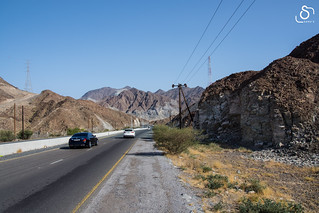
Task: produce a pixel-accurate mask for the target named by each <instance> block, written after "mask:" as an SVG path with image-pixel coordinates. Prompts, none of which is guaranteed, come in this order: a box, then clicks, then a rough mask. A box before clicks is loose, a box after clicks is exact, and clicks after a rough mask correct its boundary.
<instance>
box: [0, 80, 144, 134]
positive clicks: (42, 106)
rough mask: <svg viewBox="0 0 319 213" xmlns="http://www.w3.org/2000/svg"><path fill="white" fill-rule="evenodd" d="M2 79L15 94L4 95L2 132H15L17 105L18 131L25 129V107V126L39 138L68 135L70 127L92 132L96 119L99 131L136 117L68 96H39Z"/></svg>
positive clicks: (46, 93) (0, 110)
mask: <svg viewBox="0 0 319 213" xmlns="http://www.w3.org/2000/svg"><path fill="white" fill-rule="evenodd" d="M1 80H2V81H1V82H0V89H2V88H3V86H5V88H6V90H5V91H14V92H10V93H9V92H7V93H2V92H1V93H0V99H1V100H5V102H2V103H0V129H4V130H11V131H13V123H14V122H13V114H14V113H13V111H14V109H13V104H14V103H16V114H17V115H16V123H17V131H20V130H21V122H22V113H21V108H22V106H24V114H25V127H26V129H31V130H32V131H34V134H35V135H39V136H49V135H51V134H52V135H65V134H66V131H67V129H68V128H75V127H79V128H82V129H88V128H89V129H90V130H91V129H92V120H93V126H94V127H93V130H94V131H95V132H97V131H103V130H105V129H117V128H123V127H125V126H130V124H131V117H132V116H130V115H127V114H125V113H123V112H120V111H114V110H112V109H106V108H104V107H102V106H100V105H99V104H96V103H94V102H92V101H87V100H76V99H73V98H71V97H64V96H61V95H58V94H56V93H54V92H52V91H49V90H45V91H42V92H41V94H39V95H37V94H32V93H31V94H30V93H27V92H24V91H21V90H19V89H17V88H16V87H14V86H12V85H10V84H8V83H7V82H5V81H4V80H3V79H1ZM8 94H9V95H10V97H8V96H9V95H8ZM133 122H134V124H135V126H139V125H140V123H139V122H140V120H139V119H137V118H133Z"/></svg>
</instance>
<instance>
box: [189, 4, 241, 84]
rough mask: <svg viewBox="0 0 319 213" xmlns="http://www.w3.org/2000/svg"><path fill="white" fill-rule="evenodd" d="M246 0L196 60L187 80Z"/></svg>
mask: <svg viewBox="0 0 319 213" xmlns="http://www.w3.org/2000/svg"><path fill="white" fill-rule="evenodd" d="M244 1H245V0H242V1H241V2H240V3H239V5H238V6H237V8H236V9H235V10H234V12H233V14H232V15H231V16H230V17H229V19H228V20H227V22H226V23H225V24H224V26H223V27H222V29H221V30H220V31H219V33H218V34H217V36H216V37H215V39H214V40H213V41H212V42H211V43H210V45H209V47H208V48H207V49H206V51H205V52H204V54H203V55H202V56H201V57H200V59H199V60H198V61H197V62H196V64H195V65H194V67H193V68H192V69H191V71H190V72H189V73H188V75H187V76H186V78H185V80H186V79H188V77H189V76H190V75H191V73H192V72H193V71H194V70H195V68H196V67H197V65H198V64H199V63H200V61H201V60H202V59H203V58H204V56H205V55H206V53H207V52H208V51H209V49H210V48H211V47H212V46H213V44H214V43H215V41H216V40H217V38H218V37H219V36H220V34H221V33H222V32H223V31H224V29H225V27H226V26H227V25H228V23H229V22H230V20H231V19H232V18H233V16H234V15H235V14H236V12H237V11H238V9H239V8H240V6H241V5H242V4H243V2H244Z"/></svg>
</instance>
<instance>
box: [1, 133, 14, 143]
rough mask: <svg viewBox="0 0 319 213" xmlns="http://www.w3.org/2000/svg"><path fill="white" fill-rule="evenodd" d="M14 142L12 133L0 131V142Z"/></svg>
mask: <svg viewBox="0 0 319 213" xmlns="http://www.w3.org/2000/svg"><path fill="white" fill-rule="evenodd" d="M13 140H15V136H14V134H13V132H11V131H6V130H0V141H1V142H7V141H13Z"/></svg>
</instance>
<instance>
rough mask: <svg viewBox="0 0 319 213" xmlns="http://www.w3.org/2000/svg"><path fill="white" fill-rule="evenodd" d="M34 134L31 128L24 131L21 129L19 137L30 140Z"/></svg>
mask: <svg viewBox="0 0 319 213" xmlns="http://www.w3.org/2000/svg"><path fill="white" fill-rule="evenodd" d="M32 135H33V132H32V131H31V130H24V131H22V130H21V131H20V132H19V133H18V135H17V138H19V139H22V140H28V139H30V138H31V136H32Z"/></svg>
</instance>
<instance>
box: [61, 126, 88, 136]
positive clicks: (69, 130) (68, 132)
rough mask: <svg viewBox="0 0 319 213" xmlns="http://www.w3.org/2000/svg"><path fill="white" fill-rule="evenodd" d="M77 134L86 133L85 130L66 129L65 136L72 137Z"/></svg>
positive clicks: (76, 128)
mask: <svg viewBox="0 0 319 213" xmlns="http://www.w3.org/2000/svg"><path fill="white" fill-rule="evenodd" d="M78 132H86V130H85V129H80V128H78V127H75V128H73V129H72V128H68V129H67V132H66V134H67V135H74V134H75V133H78Z"/></svg>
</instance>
